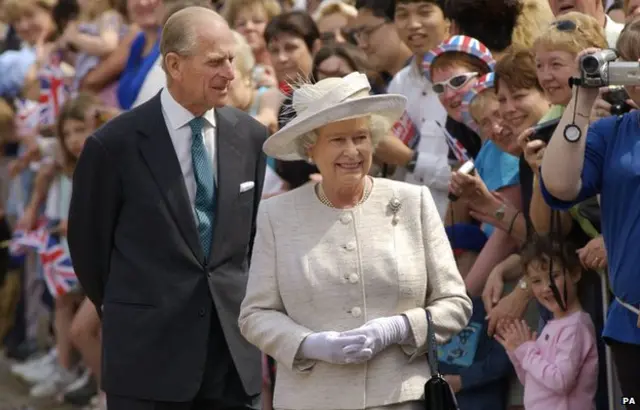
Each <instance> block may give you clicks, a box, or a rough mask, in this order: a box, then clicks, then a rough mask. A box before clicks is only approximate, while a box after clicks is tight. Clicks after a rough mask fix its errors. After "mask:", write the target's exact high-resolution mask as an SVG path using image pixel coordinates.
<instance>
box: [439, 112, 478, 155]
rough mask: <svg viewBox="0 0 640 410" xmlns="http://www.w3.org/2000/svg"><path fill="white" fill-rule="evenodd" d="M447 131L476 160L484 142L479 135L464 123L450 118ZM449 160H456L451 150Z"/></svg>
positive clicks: (448, 118)
mask: <svg viewBox="0 0 640 410" xmlns="http://www.w3.org/2000/svg"><path fill="white" fill-rule="evenodd" d="M445 129H446V130H447V131H449V134H451V136H452V137H454V138H455V139H457V140H458V141H459V142H460V144H462V146H463V147H464V148H465V149H466V150H467V153H468V154H469V156H470V157H471V158H474V159H475V157H476V156H477V155H478V152H480V148H481V147H482V140H481V139H480V137H479V136H478V134H476V133H475V132H474V131H473V130H472V129H470V128H469V127H467V126H466V125H464V124H463V123H461V122H458V121H456V120H454V119H453V118H451V117H449V116H447V122H446V123H445ZM449 159H451V160H455V159H456V157H455V155H453V151H451V150H449Z"/></svg>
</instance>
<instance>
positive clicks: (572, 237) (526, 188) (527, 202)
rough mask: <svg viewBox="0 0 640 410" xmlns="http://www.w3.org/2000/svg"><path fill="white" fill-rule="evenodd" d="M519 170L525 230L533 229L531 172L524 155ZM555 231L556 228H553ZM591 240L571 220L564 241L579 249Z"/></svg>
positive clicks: (576, 223)
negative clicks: (569, 228)
mask: <svg viewBox="0 0 640 410" xmlns="http://www.w3.org/2000/svg"><path fill="white" fill-rule="evenodd" d="M518 165H519V168H520V197H521V199H522V214H523V215H524V217H525V219H526V221H527V229H533V228H532V225H531V210H530V206H531V198H532V197H533V170H532V169H531V167H530V166H529V164H528V163H527V161H526V160H525V159H524V154H522V155H520V161H519V163H518ZM555 229H557V227H555ZM590 239H591V238H589V237H588V236H587V234H585V233H584V231H583V230H582V228H581V227H580V224H579V223H578V222H576V221H575V220H573V223H572V225H571V231H570V232H569V235H567V237H566V238H565V240H566V241H568V242H572V243H573V244H575V245H576V246H577V247H579V248H581V247H583V246H584V245H586V244H587V242H589V240H590Z"/></svg>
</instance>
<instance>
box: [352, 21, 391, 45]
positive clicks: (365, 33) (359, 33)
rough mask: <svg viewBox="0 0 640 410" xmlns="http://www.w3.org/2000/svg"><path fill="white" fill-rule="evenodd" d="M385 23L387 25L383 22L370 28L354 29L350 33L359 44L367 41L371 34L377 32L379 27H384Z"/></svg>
mask: <svg viewBox="0 0 640 410" xmlns="http://www.w3.org/2000/svg"><path fill="white" fill-rule="evenodd" d="M387 23H388V22H387V21H383V22H382V23H380V24H376V25H375V26H372V27H360V28H358V29H355V30H353V32H352V34H353V38H355V39H356V41H357V42H359V43H361V42H363V41H367V40H368V39H369V37H371V35H372V34H373V33H375V32H376V31H378V30H379V29H380V27H382V26H384V25H385V24H387Z"/></svg>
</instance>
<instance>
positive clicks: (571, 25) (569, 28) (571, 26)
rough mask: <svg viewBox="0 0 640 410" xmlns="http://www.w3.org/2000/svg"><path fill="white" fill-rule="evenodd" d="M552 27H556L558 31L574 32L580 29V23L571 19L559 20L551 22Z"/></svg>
mask: <svg viewBox="0 0 640 410" xmlns="http://www.w3.org/2000/svg"><path fill="white" fill-rule="evenodd" d="M551 27H555V29H556V30H558V31H563V32H568V33H570V32H573V31H576V30H577V29H578V25H577V24H576V23H575V22H574V21H571V20H558V21H554V22H553V23H551Z"/></svg>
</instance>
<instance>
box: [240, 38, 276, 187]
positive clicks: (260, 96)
mask: <svg viewBox="0 0 640 410" xmlns="http://www.w3.org/2000/svg"><path fill="white" fill-rule="evenodd" d="M233 36H234V38H235V40H236V57H235V59H234V60H233V69H234V74H235V77H234V79H233V81H231V83H229V100H230V101H229V105H231V106H233V107H236V108H238V109H240V110H242V111H244V112H246V113H247V114H249V115H251V116H252V117H253V118H255V119H256V120H258V121H260V122H261V123H262V124H264V125H265V126H266V127H267V128H268V129H269V131H270V132H275V131H276V130H277V129H278V118H277V116H276V114H275V111H274V110H271V109H268V108H267V106H268V104H267V103H264V100H265V93H266V90H265V89H264V88H259V89H258V88H256V87H255V83H254V81H253V77H252V72H253V68H254V66H255V59H254V57H253V52H252V51H251V46H250V45H249V43H247V40H245V38H244V37H243V36H242V35H241V34H240V33H238V32H237V31H234V32H233ZM283 189H284V187H283V181H282V179H281V178H280V177H278V175H277V174H276V172H275V160H274V159H273V158H267V171H266V174H265V181H264V186H263V187H262V195H263V197H270V196H273V195H275V194H278V193H281V192H282V190H283Z"/></svg>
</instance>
